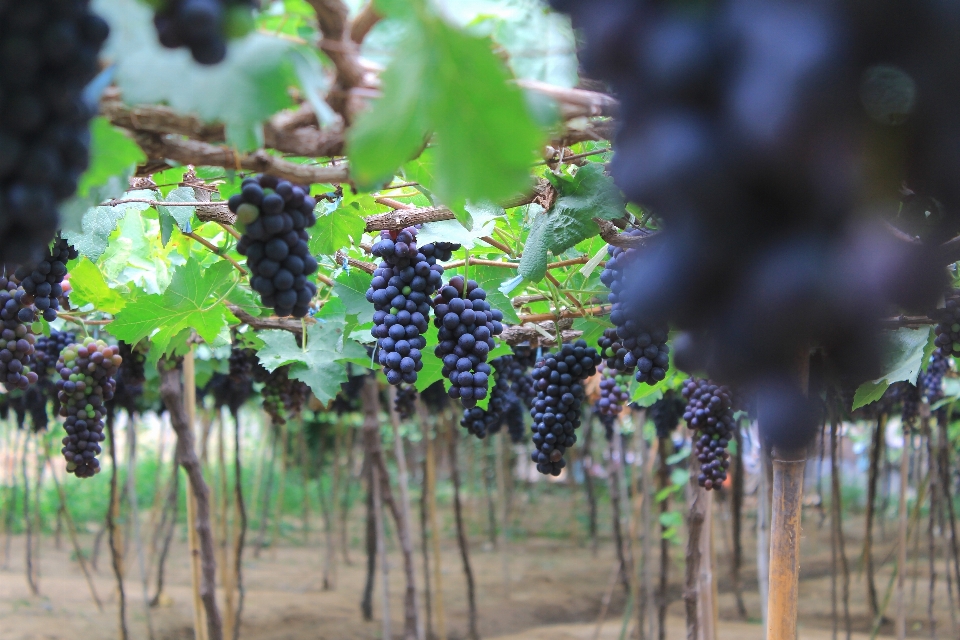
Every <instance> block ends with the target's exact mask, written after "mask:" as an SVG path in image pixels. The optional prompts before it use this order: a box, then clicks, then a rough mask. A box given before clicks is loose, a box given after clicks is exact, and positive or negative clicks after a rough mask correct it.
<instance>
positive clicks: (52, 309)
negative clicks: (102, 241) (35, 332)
mask: <svg viewBox="0 0 960 640" xmlns="http://www.w3.org/2000/svg"><path fill="white" fill-rule="evenodd" d="M78 255H79V253H78V252H77V250H76V249H74V248H73V247H72V246H70V243H69V242H67V241H66V240H64V239H62V238H57V239H56V240H54V242H53V247H52V248H51V249H49V250H48V251H47V255H46V257H45V258H44V259H43V260H41V261H40V262H38V263H37V264H36V265H34V266H32V267H30V266H21V267H20V268H19V269H17V271H16V272H15V273H14V276H13V277H14V279H15V280H16V281H17V282H18V283H19V284H20V287H21V288H23V290H24V292H25V293H26V294H27V295H26V296H25V298H24V302H25V303H26V304H29V305H32V306H33V307H34V309H36V310H37V312H39V313H40V315H42V316H43V319H44V320H46V321H47V322H53V321H54V320H56V319H57V311H58V310H59V309H60V298H61V296H63V277H64V276H65V275H67V262H69V261H70V260H73V259H75V258H76V257H77V256H78Z"/></svg>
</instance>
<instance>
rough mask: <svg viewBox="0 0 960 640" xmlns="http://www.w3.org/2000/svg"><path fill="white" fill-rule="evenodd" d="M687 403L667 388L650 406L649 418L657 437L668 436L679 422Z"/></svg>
mask: <svg viewBox="0 0 960 640" xmlns="http://www.w3.org/2000/svg"><path fill="white" fill-rule="evenodd" d="M686 406H687V403H686V402H684V400H683V398H682V397H680V396H678V395H677V393H676V392H675V391H674V390H673V389H667V390H666V391H665V392H664V393H663V397H662V398H660V399H659V400H657V401H656V402H654V403H653V405H651V406H650V420H652V421H653V426H654V428H656V430H657V437H658V438H669V437H670V434H671V433H673V430H674V429H676V428H677V425H678V424H680V418H682V417H683V412H684V409H685V408H686Z"/></svg>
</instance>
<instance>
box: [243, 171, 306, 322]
mask: <svg viewBox="0 0 960 640" xmlns="http://www.w3.org/2000/svg"><path fill="white" fill-rule="evenodd" d="M242 184H243V186H242V189H241V191H240V193H238V194H235V195H232V196H230V199H229V201H228V206H229V208H230V211H232V212H234V213H235V214H237V228H238V229H240V230H241V231H242V232H243V235H242V236H240V240H239V242H237V252H238V253H240V255H244V256H247V267H249V269H250V274H251V278H250V286H251V287H252V288H253V290H254V291H256V292H257V293H259V294H260V299H261V300H262V301H263V304H264V305H265V306H268V307H273V310H274V312H275V313H276V314H277V315H278V316H281V317H283V316H293V317H295V318H302V317H304V316H305V315H307V313H308V312H309V310H310V301H311V300H313V296H315V295H316V293H317V285H315V284H314V283H313V282H310V281H309V280H308V279H307V276H309V275H311V274H312V273H314V272H315V271H316V270H317V259H316V258H314V257H313V256H312V255H310V249H309V247H308V246H307V241H308V240H309V239H310V236H309V235H308V234H307V231H306V229H307V227H312V226H313V225H314V224H315V223H316V222H317V218H316V216H315V215H314V213H313V209H314V207H316V206H317V202H316V200H314V199H313V198H311V197H310V196H309V195H307V190H306V189H303V188H302V187H298V186H296V185H293V184H291V183H290V182H287V181H286V180H280V179H279V178H275V177H273V176H267V175H261V176H257V177H255V178H246V179H245V180H244V181H243V183H242Z"/></svg>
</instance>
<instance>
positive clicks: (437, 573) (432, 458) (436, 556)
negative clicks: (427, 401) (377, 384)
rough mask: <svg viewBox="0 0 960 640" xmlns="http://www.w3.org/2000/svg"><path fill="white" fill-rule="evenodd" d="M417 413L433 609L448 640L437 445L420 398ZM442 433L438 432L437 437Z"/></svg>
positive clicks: (442, 638) (440, 636) (439, 634)
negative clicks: (421, 437) (423, 447)
mask: <svg viewBox="0 0 960 640" xmlns="http://www.w3.org/2000/svg"><path fill="white" fill-rule="evenodd" d="M417 412H418V414H419V417H420V422H421V424H422V425H423V427H424V440H425V441H426V457H427V460H426V465H425V466H426V476H427V477H426V478H425V479H424V484H425V485H426V486H425V487H424V491H426V492H427V510H428V512H429V517H430V542H431V546H432V547H433V548H432V551H433V608H434V611H436V614H437V635H436V637H437V640H447V620H446V617H445V615H444V608H443V581H442V579H441V573H442V572H441V570H440V525H439V520H438V518H437V456H436V443H435V442H434V438H431V437H430V428H429V425H430V422H429V421H428V416H427V410H426V408H425V407H424V406H423V402H422V401H421V400H420V398H417ZM439 435H440V433H439V431H437V434H436V437H439Z"/></svg>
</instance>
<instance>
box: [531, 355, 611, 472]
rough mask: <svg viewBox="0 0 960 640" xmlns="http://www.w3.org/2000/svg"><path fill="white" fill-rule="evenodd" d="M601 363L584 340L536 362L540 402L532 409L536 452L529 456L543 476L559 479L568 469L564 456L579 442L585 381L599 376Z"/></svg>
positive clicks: (536, 402)
mask: <svg viewBox="0 0 960 640" xmlns="http://www.w3.org/2000/svg"><path fill="white" fill-rule="evenodd" d="M598 364H600V354H599V353H597V350H596V349H593V348H588V347H587V343H586V342H584V341H583V340H577V341H576V342H575V343H573V344H570V343H567V344H564V345H563V346H562V347H561V348H560V350H559V351H558V352H556V353H551V354H548V355H546V356H544V357H543V358H542V359H541V360H539V361H538V362H537V366H536V368H535V369H534V370H533V378H534V380H535V384H536V388H537V399H536V401H535V402H534V403H533V407H531V408H530V414H531V415H532V416H533V444H534V447H535V450H534V451H533V452H532V453H531V456H530V457H531V459H532V460H533V461H534V462H536V463H537V471H539V472H540V473H543V474H550V475H554V476H558V475H560V471H561V470H562V469H563V468H564V467H565V466H566V462H565V461H564V459H563V454H564V452H565V451H566V450H567V449H568V448H570V447H572V446H573V445H574V443H576V441H577V436H576V434H575V433H574V432H575V430H576V429H577V427H579V426H580V406H581V404H582V402H583V398H584V388H583V381H584V380H585V379H586V378H589V377H590V376H592V375H594V374H595V373H596V371H597V365H598Z"/></svg>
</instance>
